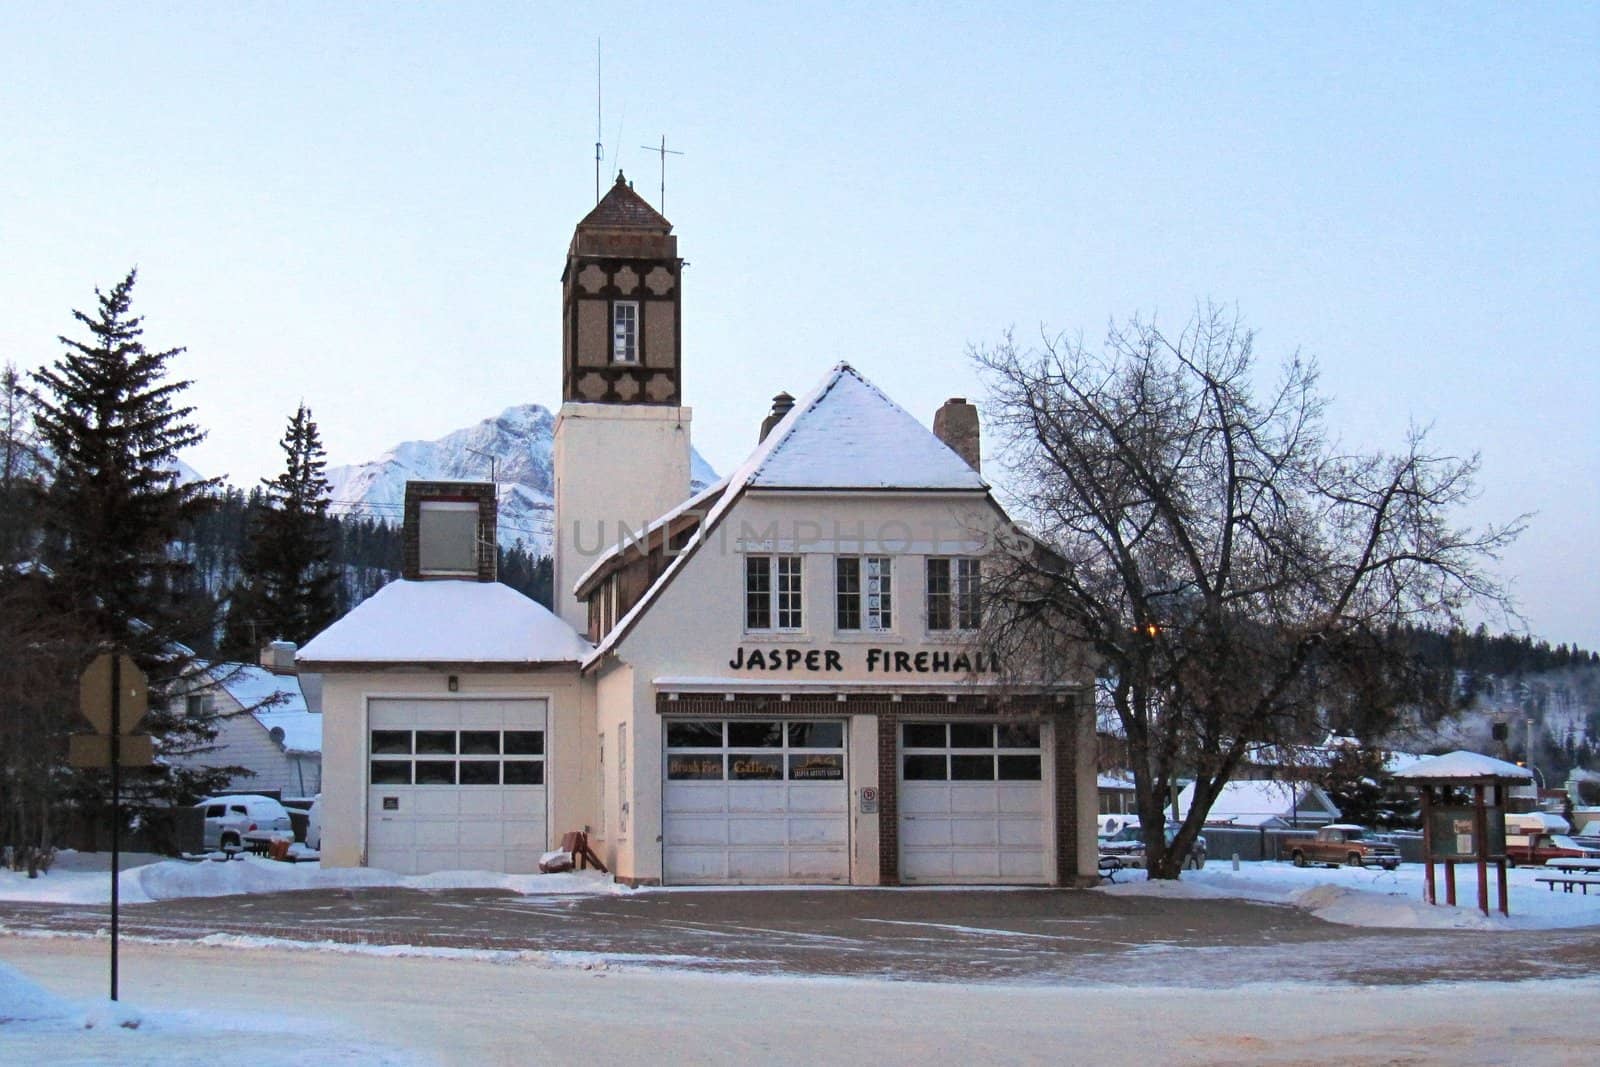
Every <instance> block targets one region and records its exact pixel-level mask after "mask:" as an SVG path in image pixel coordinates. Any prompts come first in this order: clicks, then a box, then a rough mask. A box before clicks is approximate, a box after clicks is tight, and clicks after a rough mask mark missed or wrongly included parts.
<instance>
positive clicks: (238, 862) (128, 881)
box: [0, 856, 628, 904]
mask: <svg viewBox="0 0 1600 1067" xmlns="http://www.w3.org/2000/svg"><path fill="white" fill-rule="evenodd" d="M72 866H74V867H87V866H92V865H89V864H73V865H72ZM385 887H390V888H400V889H504V890H508V891H510V892H512V893H520V894H522V895H524V896H550V895H566V894H572V893H616V892H627V891H628V890H627V889H626V888H625V887H622V886H618V885H617V884H616V883H615V882H614V881H613V880H612V879H611V878H610V876H609V875H603V874H600V873H599V872H598V871H569V872H566V873H563V874H500V873H497V872H495V871H440V872H438V873H436V874H418V875H400V874H395V873H394V872H393V871H382V870H377V869H375V868H371V867H330V868H323V867H322V866H321V865H320V864H317V863H280V862H277V861H275V860H268V859H262V858H260V857H256V856H245V857H242V858H239V859H232V860H228V861H226V862H216V861H213V860H201V861H198V862H188V861H184V860H164V861H161V862H157V863H149V864H145V865H143V866H139V867H135V868H133V869H131V870H123V871H122V872H121V874H120V875H119V877H118V879H117V888H118V895H119V896H120V897H121V900H122V902H123V903H125V904H142V903H148V902H149V901H153V900H176V899H179V898H183V897H225V896H238V895H242V894H248V893H281V892H286V891H290V890H298V889H359V888H385ZM0 900H24V901H36V902H41V903H52V904H106V903H109V902H110V900H111V879H110V877H109V875H108V873H107V871H106V869H105V868H103V867H102V868H101V869H100V870H93V869H70V868H69V869H62V868H60V867H57V868H54V869H52V870H51V872H50V873H49V874H47V875H41V876H39V877H38V878H32V879H30V878H29V877H28V876H27V875H26V874H17V873H15V872H12V871H0Z"/></svg>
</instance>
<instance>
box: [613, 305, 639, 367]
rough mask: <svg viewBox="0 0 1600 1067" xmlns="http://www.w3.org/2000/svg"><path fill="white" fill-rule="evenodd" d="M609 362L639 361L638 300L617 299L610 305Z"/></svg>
mask: <svg viewBox="0 0 1600 1067" xmlns="http://www.w3.org/2000/svg"><path fill="white" fill-rule="evenodd" d="M611 362H613V363H637V362H639V302H638V301H637V300H618V301H617V302H616V303H614V304H612V305H611Z"/></svg>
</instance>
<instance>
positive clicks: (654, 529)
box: [572, 478, 728, 600]
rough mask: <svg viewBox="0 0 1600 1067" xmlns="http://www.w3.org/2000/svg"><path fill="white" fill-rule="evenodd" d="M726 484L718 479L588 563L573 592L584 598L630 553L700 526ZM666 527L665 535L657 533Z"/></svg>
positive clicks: (642, 552) (638, 553)
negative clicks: (636, 534) (637, 533)
mask: <svg viewBox="0 0 1600 1067" xmlns="http://www.w3.org/2000/svg"><path fill="white" fill-rule="evenodd" d="M727 487H728V479H726V478H721V479H718V480H717V481H715V482H713V483H712V484H711V485H708V486H706V487H705V488H704V489H702V490H700V492H698V493H696V494H694V495H693V496H691V497H690V498H689V499H688V500H685V501H684V502H683V503H681V504H679V505H678V506H677V507H675V508H673V509H672V510H671V511H668V512H666V513H665V514H663V515H661V516H660V517H658V518H656V519H653V520H651V521H650V522H649V523H648V524H646V526H645V528H644V529H643V530H641V531H640V532H639V536H638V537H634V538H631V539H629V540H627V541H619V542H618V543H617V544H614V545H612V546H611V547H610V548H608V549H606V550H605V551H604V552H602V553H601V554H600V556H599V558H598V559H596V560H595V561H594V562H593V563H591V564H589V569H588V570H586V571H584V572H583V573H582V574H580V575H578V580H577V581H576V582H573V583H572V593H573V595H574V596H576V597H577V598H578V599H579V600H582V599H583V598H584V597H586V596H588V595H589V592H590V590H592V589H593V588H594V585H595V584H596V583H597V582H599V581H600V580H601V579H602V578H604V577H606V576H607V575H608V574H610V573H611V572H612V571H613V570H616V569H617V567H620V566H621V565H622V563H623V562H624V561H625V560H626V559H627V558H628V557H629V556H630V555H631V556H635V557H637V556H642V555H645V554H647V553H648V552H649V551H650V546H651V545H652V544H661V543H662V542H663V541H667V540H670V539H672V538H673V537H676V536H678V535H679V533H680V532H681V530H683V529H687V528H689V527H692V526H695V525H697V524H698V523H699V522H700V520H701V518H702V517H703V515H704V513H705V509H706V508H708V507H710V506H711V503H712V502H713V501H715V500H716V499H717V498H719V497H720V496H721V495H722V493H723V491H724V490H725V489H727ZM663 530H665V531H666V534H665V535H664V536H658V535H660V534H661V532H662V531H663Z"/></svg>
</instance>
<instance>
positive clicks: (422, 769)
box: [417, 759, 456, 785]
mask: <svg viewBox="0 0 1600 1067" xmlns="http://www.w3.org/2000/svg"><path fill="white" fill-rule="evenodd" d="M417 784H418V785H455V784H456V761H455V760H448V759H433V760H418V761H417Z"/></svg>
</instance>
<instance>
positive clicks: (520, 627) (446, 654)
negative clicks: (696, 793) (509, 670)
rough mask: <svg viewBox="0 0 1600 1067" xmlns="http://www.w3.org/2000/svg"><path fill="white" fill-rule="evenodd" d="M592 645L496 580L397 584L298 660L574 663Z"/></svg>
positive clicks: (315, 662) (378, 594)
mask: <svg viewBox="0 0 1600 1067" xmlns="http://www.w3.org/2000/svg"><path fill="white" fill-rule="evenodd" d="M591 648H592V646H591V645H590V644H589V642H588V641H586V640H584V639H583V638H582V637H580V636H579V635H578V634H577V632H576V631H574V630H573V629H572V627H570V626H568V625H567V624H566V623H564V622H562V621H561V620H560V619H559V618H557V617H556V616H555V615H552V614H551V613H550V611H549V609H547V608H546V607H545V606H544V605H542V604H539V603H537V602H536V601H534V600H531V599H529V598H528V597H525V596H523V595H522V594H521V593H519V592H517V591H516V590H515V589H512V588H511V587H510V586H507V585H502V584H501V583H499V582H469V581H432V582H414V581H407V580H405V579H401V580H399V581H394V582H390V583H389V584H388V585H386V586H384V587H383V588H382V589H380V590H378V591H377V592H376V593H374V594H372V596H370V597H368V598H367V599H366V600H364V601H362V602H361V603H360V604H358V605H357V606H356V608H355V609H354V610H353V611H351V612H350V613H349V614H348V615H346V616H345V617H344V618H342V619H340V620H339V621H338V622H336V623H334V624H333V625H332V626H330V627H328V628H327V629H326V630H324V631H322V633H320V634H318V635H317V636H316V637H314V638H312V639H311V641H310V643H308V644H307V645H306V646H305V647H304V648H302V649H301V650H300V654H299V656H298V657H296V658H297V660H298V661H299V662H300V663H302V664H304V665H305V666H307V667H309V668H311V669H316V667H317V665H318V664H321V663H506V664H533V663H566V662H571V663H577V662H580V661H582V660H583V658H584V657H585V656H586V655H588V654H589V651H590V649H591Z"/></svg>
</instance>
